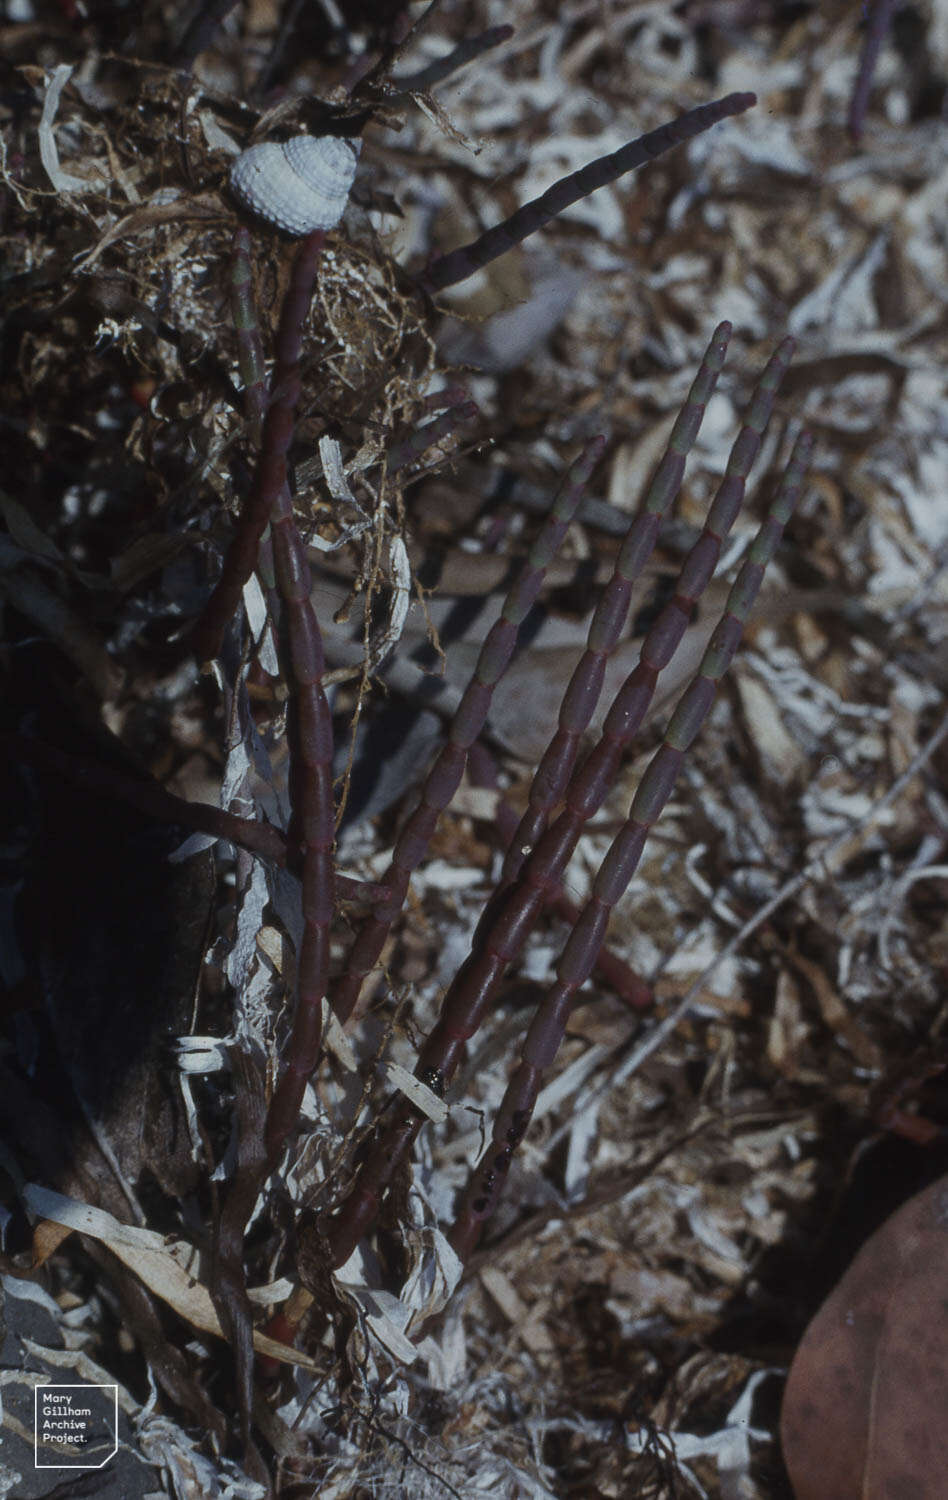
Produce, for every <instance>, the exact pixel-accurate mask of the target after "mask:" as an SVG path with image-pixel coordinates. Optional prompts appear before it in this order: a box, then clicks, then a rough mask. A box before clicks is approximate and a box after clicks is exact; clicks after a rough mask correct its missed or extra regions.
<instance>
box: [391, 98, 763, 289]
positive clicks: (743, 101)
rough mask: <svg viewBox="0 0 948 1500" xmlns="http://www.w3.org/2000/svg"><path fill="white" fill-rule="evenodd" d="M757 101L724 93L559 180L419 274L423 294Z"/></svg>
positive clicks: (502, 251)
mask: <svg viewBox="0 0 948 1500" xmlns="http://www.w3.org/2000/svg"><path fill="white" fill-rule="evenodd" d="M756 103H757V96H756V95H755V94H728V95H727V97H726V98H724V99H716V100H714V102H713V103H711V104H701V105H699V106H698V108H697V109H690V110H688V112H687V114H683V115H679V117H678V119H677V120H670V121H669V122H668V124H666V125H660V126H659V127H658V129H657V130H650V131H649V132H648V134H647V135H642V136H639V137H638V139H637V140H634V141H630V142H629V143H628V145H626V146H622V147H620V149H619V150H618V151H612V152H610V153H609V155H607V156H599V157H597V158H596V160H595V161H592V162H589V164H588V165H587V166H585V167H581V168H580V170H579V171H578V172H571V173H570V174H569V176H568V177H561V178H560V180H559V182H555V183H554V184H553V186H552V187H551V188H547V190H546V192H545V193H542V194H541V195H540V197H539V198H534V199H532V200H531V202H529V203H525V204H524V205H523V207H522V208H518V209H517V211H516V213H513V214H511V216H510V218H509V219H505V220H504V221H503V223H502V224H496V225H495V226H494V228H493V229H488V230H487V231H486V233H484V234H482V235H481V236H480V237H479V238H478V239H476V240H472V241H471V243H470V244H469V245H462V246H460V248H459V249H457V250H451V251H450V252H449V253H448V254H447V255H442V256H440V257H439V258H438V259H437V260H436V261H434V262H433V264H432V265H430V266H429V267H428V269H427V271H426V272H425V273H424V275H423V276H422V278H421V285H422V286H423V287H424V288H425V290H426V291H428V292H432V293H434V292H440V291H443V290H444V288H445V287H448V286H454V285H455V283H457V282H459V281H466V280H467V278H468V276H473V275H474V272H475V271H479V270H480V269H481V267H482V266H486V265H488V264H489V263H490V262H491V261H492V260H496V259H497V257H498V256H499V255H504V254H506V252H507V251H508V250H512V249H513V247H514V245H519V244H520V243H521V241H522V240H525V239H526V238H527V237H528V235H531V234H534V233H535V232H536V231H537V230H538V229H542V228H543V226H544V224H548V223H549V222H550V220H551V219H555V218H556V217H557V215H558V214H561V213H563V212H564V210H565V209H567V208H569V207H571V205H572V204H574V203H578V202H579V200H580V199H581V198H586V197H588V196H589V194H590V193H594V192H595V191H596V189H597V188H601V187H605V186H606V184H607V183H609V182H615V180H616V178H617V177H623V176H625V174H626V172H634V171H635V169H636V168H637V167H642V166H644V165H645V163H646V162H650V161H654V160H655V158H656V157H658V156H661V155H662V154H663V153H664V152H666V151H670V150H671V149H672V147H673V146H680V145H682V144H683V143H684V142H685V141H690V140H692V139H693V138H694V137H695V136H696V135H701V133H702V132H703V131H705V130H709V129H710V128H711V126H712V125H717V124H718V123H719V122H720V121H721V120H726V119H728V118H729V116H731V115H739V114H742V113H743V112H744V110H745V109H750V107H751V105H753V104H756Z"/></svg>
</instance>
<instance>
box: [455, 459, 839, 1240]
mask: <svg viewBox="0 0 948 1500" xmlns="http://www.w3.org/2000/svg"><path fill="white" fill-rule="evenodd" d="M811 446H812V444H811V439H810V437H809V435H808V434H802V435H801V436H800V437H799V438H798V440H797V442H796V444H795V446H794V449H793V453H792V455H791V458H790V462H789V464H788V466H787V469H786V471H785V473H784V475H783V479H782V481H781V484H780V488H779V490H778V493H777V497H776V499H775V500H774V502H773V504H772V506H771V507H770V510H769V511H768V513H767V518H766V520H765V521H764V523H763V525H762V526H761V528H760V531H759V532H758V534H757V537H756V539H755V541H754V543H753V545H752V546H751V549H750V552H749V553H748V556H747V558H746V560H745V562H744V563H743V565H742V567H741V569H740V572H739V573H738V575H737V578H736V580H735V582H734V584H733V586H732V588H731V590H730V593H729V594H728V599H727V604H726V606H725V611H724V615H723V617H722V619H721V620H720V621H719V623H718V625H717V626H716V628H715V631H714V634H713V635H712V637H711V641H710V642H709V644H708V647H707V650H706V651H705V653H704V656H703V657H702V660H701V665H700V667H699V668H698V672H697V675H696V676H695V678H694V680H693V682H692V683H691V685H690V687H689V688H687V690H686V691H685V693H684V694H683V696H682V698H681V700H680V702H679V704H678V707H677V708H676V710H675V712H674V714H673V716H672V719H671V722H670V724H669V726H668V730H667V732H666V735H665V740H664V743H663V744H662V745H661V746H660V748H659V749H658V750H657V751H656V753H655V755H654V756H653V758H652V760H651V762H650V764H649V766H648V769H647V770H646V772H645V774H644V776H643V777H642V780H641V782H640V784H639V787H638V790H637V791H636V793H635V797H634V798H633V801H632V806H631V808H630V810H629V816H628V818H627V820H626V822H625V824H624V826H623V827H622V829H621V831H620V832H619V833H618V835H617V836H616V838H615V839H614V840H613V842H612V845H611V846H610V848H609V851H608V853H607V854H606V857H605V859H604V860H603V862H602V865H601V867H600V869H599V872H598V874H597V875H596V878H595V880H594V882H593V890H592V895H591V896H590V898H589V900H588V901H587V903H586V905H585V907H584V908H583V911H582V913H581V914H580V917H579V920H578V922H577V923H576V924H575V926H574V927H573V929H572V931H571V933H570V935H569V938H568V940H567V943H566V946H565V948H564V950H563V954H562V957H561V958H560V961H559V964H558V965H557V972H556V980H555V982H554V984H553V985H552V987H551V988H550V990H549V991H548V992H547V994H546V996H545V998H544V1000H543V1002H542V1003H541V1005H540V1006H539V1007H538V1008H537V1011H536V1014H535V1015H534V1018H533V1021H532V1024H531V1026H530V1029H529V1031H528V1032H527V1036H526V1040H525V1041H524V1044H523V1048H522V1051H521V1054H520V1063H519V1065H518V1067H517V1068H516V1069H515V1071H514V1073H513V1076H512V1077H511V1079H510V1082H509V1084H508V1086H507V1091H506V1093H505V1095H504V1098H503V1102H502V1103H501V1106H500V1108H499V1110H498V1112H497V1116H496V1118H495V1120H494V1128H493V1136H492V1140H491V1143H490V1145H489V1146H488V1148H487V1150H486V1152H485V1154H484V1157H483V1160H482V1161H481V1163H480V1164H479V1166H478V1167H477V1168H476V1170H475V1171H474V1172H473V1173H472V1175H471V1178H470V1180H469V1182H468V1186H467V1188H466V1190H465V1192H464V1194H463V1196H462V1198H461V1203H460V1206H459V1209H458V1213H457V1218H456V1220H455V1224H454V1228H453V1230H452V1234H451V1243H452V1244H453V1246H454V1249H455V1250H456V1251H457V1253H458V1255H459V1256H461V1258H462V1259H464V1258H465V1257H466V1256H468V1255H469V1254H470V1252H471V1251H472V1250H473V1248H474V1246H475V1245H476V1243H477V1239H478V1236H479V1234H480V1231H481V1227H482V1225H483V1223H484V1221H485V1220H486V1219H487V1218H488V1217H489V1215H490V1214H491V1213H492V1212H493V1210H494V1208H495V1206H496V1203H497V1199H498V1197H499V1195H500V1192H501V1190H502V1187H503V1183H504V1181H505V1179H506V1176H507V1173H508V1171H509V1170H510V1163H511V1160H512V1158H513V1153H514V1151H515V1150H516V1148H517V1146H518V1145H519V1143H520V1141H521V1140H522V1139H523V1137H524V1135H525V1133H526V1130H527V1126H528V1125H529V1123H530V1118H531V1116H532V1114H533V1109H534V1106H535V1104H536V1101H537V1096H538V1094H539V1092H540V1087H541V1084H542V1081H543V1073H544V1070H545V1069H546V1068H548V1067H549V1066H550V1064H551V1063H552V1061H553V1059H554V1057H555V1056H556V1053H557V1051H558V1050H559V1047H560V1043H561V1042H562V1040H563V1034H564V1031H565V1028H566V1022H567V1020H568V1019H569V1014H570V1010H571V1009H572V1005H573V1002H574V998H575V995H576V992H577V990H578V989H579V988H580V986H581V985H583V984H584V983H585V981H586V980H587V979H588V978H589V975H590V974H591V973H592V969H593V965H594V963H595V961H596V955H597V953H598V951H599V948H600V947H601V945H602V942H603V940H604V938H605V934H606V927H607V925H608V921H609V917H610V915H611V913H612V911H613V909H614V907H615V905H616V902H617V901H618V900H619V899H620V898H621V896H622V895H623V894H624V892H625V890H626V888H627V886H628V884H629V881H630V880H631V879H632V876H633V875H634V873H635V870H636V867H637V865H638V862H639V859H640V857H641V854H642V849H643V847H644V845H645V841H646V838H647V837H648V833H649V830H650V829H651V828H652V827H653V825H654V823H655V821H656V819H657V818H658V817H659V815H660V813H661V811H662V808H663V807H664V806H665V803H666V802H667V800H668V797H669V796H670V794H671V790H672V787H673V786H674V784H675V778H676V777H677V774H678V771H679V769H680V767H681V763H682V760H683V759H684V756H685V752H686V751H687V749H688V747H689V746H690V745H691V744H692V742H693V740H694V738H695V736H696V735H697V734H698V731H699V730H700V728H701V725H702V723H703V722H704V720H705V718H706V717H707V714H708V712H709V710H710V708H711V705H712V703H713V702H714V696H715V692H716V691H717V686H718V683H719V682H720V680H721V678H722V676H723V675H724V673H725V672H726V670H727V668H728V666H729V665H730V663H731V660H732V658H733V656H734V652H735V651H736V649H737V646H738V643H739V641H740V638H741V634H742V631H743V628H744V625H745V623H746V620H747V616H748V614H749V612H750V609H751V606H752V605H753V602H754V600H755V598H756V597H757V593H758V590H759V589H760V585H761V582H762V581H763V576H764V570H765V568H766V566H767V563H768V562H769V561H770V559H771V557H772V556H773V554H774V552H775V550H776V547H777V543H778V542H779V540H780V537H781V535H782V532H783V528H784V526H785V525H786V523H787V521H788V519H789V517H790V515H791V513H792V511H793V508H794V506H795V505H796V502H797V498H798V496H799V493H800V487H801V484H802V482H803V475H804V472H805V469H806V466H807V462H808V460H809V454H810V448H811Z"/></svg>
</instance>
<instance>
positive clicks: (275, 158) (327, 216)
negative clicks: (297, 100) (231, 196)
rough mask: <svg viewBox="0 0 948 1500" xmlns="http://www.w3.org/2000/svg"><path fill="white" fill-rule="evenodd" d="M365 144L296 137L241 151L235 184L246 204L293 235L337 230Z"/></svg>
mask: <svg viewBox="0 0 948 1500" xmlns="http://www.w3.org/2000/svg"><path fill="white" fill-rule="evenodd" d="M361 149H362V142H361V141H359V140H349V139H348V138H346V137H344V136H336V135H321V136H312V135H295V136H293V138H292V140H289V141H285V142H284V143H283V145H282V146H278V145H277V144H276V143H275V142H274V141H265V142H263V143H262V144H261V145H259V146H251V147H250V149H249V150H247V151H242V152H241V153H240V155H239V156H238V158H237V160H236V161H235V162H234V165H233V166H232V167H231V169H230V185H231V187H232V188H233V190H234V192H235V193H236V194H237V197H238V198H239V199H240V200H241V202H242V203H245V204H246V205H247V207H248V208H249V209H252V211H253V212H254V213H255V214H258V215H259V217H260V218H261V219H267V220H268V221H269V222H270V223H271V224H276V225H277V226H278V228H280V229H285V230H287V231H288V233H290V234H309V233H310V232H311V231H312V230H314V229H332V227H333V225H335V224H338V223H339V220H340V219H341V218H342V213H343V209H344V208H345V206H346V201H347V199H348V197H349V191H350V189H351V187H352V183H353V179H354V178H355V170H356V163H357V162H358V160H359V152H360V150H361Z"/></svg>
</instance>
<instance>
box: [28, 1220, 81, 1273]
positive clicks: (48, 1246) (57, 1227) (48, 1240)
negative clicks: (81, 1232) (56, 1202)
mask: <svg viewBox="0 0 948 1500" xmlns="http://www.w3.org/2000/svg"><path fill="white" fill-rule="evenodd" d="M71 1234H72V1229H71V1228H70V1227H69V1225H67V1224H57V1223H56V1222H55V1221H54V1220H53V1219H41V1220H40V1222H39V1223H38V1224H37V1226H36V1228H35V1229H34V1230H33V1270H34V1271H36V1270H38V1269H39V1267H40V1266H41V1265H43V1264H44V1263H45V1262H46V1261H48V1260H49V1257H50V1256H51V1255H54V1254H55V1252H56V1251H57V1250H58V1249H59V1247H60V1245H61V1244H62V1242H63V1240H67V1239H68V1238H69V1236H70V1235H71Z"/></svg>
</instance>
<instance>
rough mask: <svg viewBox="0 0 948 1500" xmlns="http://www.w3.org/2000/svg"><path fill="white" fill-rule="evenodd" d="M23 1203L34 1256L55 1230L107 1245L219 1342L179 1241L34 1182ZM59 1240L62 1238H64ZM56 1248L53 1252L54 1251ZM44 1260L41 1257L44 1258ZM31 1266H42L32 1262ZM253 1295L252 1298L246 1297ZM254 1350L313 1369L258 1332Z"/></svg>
mask: <svg viewBox="0 0 948 1500" xmlns="http://www.w3.org/2000/svg"><path fill="white" fill-rule="evenodd" d="M23 1199H24V1202H25V1203H26V1205H27V1207H28V1208H29V1209H31V1210H32V1211H33V1212H34V1213H36V1214H39V1215H41V1216H42V1222H41V1224H40V1226H39V1229H38V1230H37V1240H35V1241H34V1253H35V1254H37V1256H38V1255H39V1254H42V1252H43V1250H44V1249H45V1254H46V1256H48V1255H49V1254H51V1253H52V1252H51V1250H50V1249H49V1248H47V1247H46V1245H45V1243H44V1240H46V1239H48V1238H49V1237H51V1236H53V1235H55V1233H56V1227H57V1226H58V1227H59V1228H60V1229H64V1230H65V1231H66V1234H68V1233H70V1232H71V1231H72V1230H74V1229H77V1230H79V1231H80V1233H82V1234H88V1235H91V1236H92V1238H93V1239H96V1240H99V1241H101V1243H102V1244H103V1245H107V1246H108V1248H109V1249H110V1250H111V1251H112V1254H113V1255H115V1256H117V1257H118V1259H119V1260H120V1261H122V1262H123V1264H124V1265H126V1266H127V1267H128V1268H129V1270H130V1271H134V1272H135V1275H136V1276H138V1277H140V1279H141V1280H142V1281H143V1282H144V1283H145V1285H146V1286H147V1287H148V1288H149V1290H150V1291H152V1292H154V1293H155V1295H156V1296H158V1297H160V1298H161V1299H162V1301H164V1302H167V1303H168V1305H169V1306H170V1307H173V1308H174V1310H175V1312H176V1313H178V1315H179V1316H180V1317H182V1318H184V1319H185V1321H186V1322H188V1323H190V1324H192V1326H193V1327H195V1328H199V1329H201V1330H202V1331H203V1332H205V1333H214V1334H216V1335H217V1336H218V1338H223V1336H224V1335H223V1332H222V1330H221V1325H220V1320H219V1319H218V1316H217V1312H216V1310H215V1308H214V1304H213V1302H212V1300H211V1295H210V1293H209V1291H208V1290H207V1287H206V1286H205V1285H204V1284H203V1282H201V1281H199V1280H198V1277H197V1275H196V1274H195V1273H196V1271H197V1269H198V1259H199V1257H198V1255H197V1252H196V1251H195V1249H194V1248H193V1246H191V1245H188V1244H186V1243H185V1242H184V1241H183V1240H174V1239H171V1238H170V1237H167V1236H164V1235H160V1234H157V1233H156V1232H155V1231H154V1230H151V1229H140V1228H138V1227H137V1226H135V1225H132V1224H122V1223H121V1222H120V1221H119V1220H118V1219H116V1218H114V1217H113V1216H112V1214H109V1213H106V1212H105V1210H104V1209H101V1208H95V1207H93V1205H92V1204H90V1203H79V1202H77V1200H76V1199H75V1198H67V1197H66V1196H65V1195H64V1194H62V1193H55V1192H53V1191H52V1190H51V1189H49V1188H44V1187H41V1186H40V1185H39V1184H38V1183H35V1182H30V1183H27V1184H26V1187H25V1189H24V1192H23ZM63 1237H64V1236H63ZM53 1248H55V1247H53ZM44 1258H45V1257H44ZM36 1264H42V1261H40V1260H39V1259H37V1261H36ZM250 1295H251V1296H252V1295H253V1294H252V1293H251V1294H250ZM253 1343H254V1348H255V1349H256V1350H257V1352H258V1353H259V1354H266V1355H269V1357H270V1358H271V1359H277V1360H281V1361H283V1362H285V1363H288V1364H295V1365H303V1366H305V1367H306V1368H309V1369H312V1368H315V1366H314V1363H313V1361H312V1360H311V1359H309V1358H308V1357H307V1356H306V1355H305V1354H301V1353H299V1352H298V1351H297V1350H296V1349H291V1348H288V1347H287V1346H285V1345H283V1344H281V1343H279V1342H278V1341H277V1340H276V1339H271V1338H268V1337H267V1336H266V1335H265V1334H262V1333H260V1332H258V1331H255V1332H254V1336H253Z"/></svg>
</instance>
